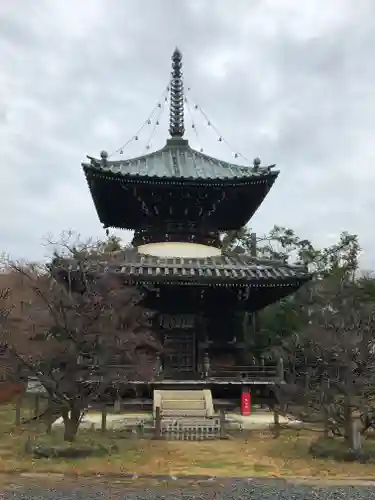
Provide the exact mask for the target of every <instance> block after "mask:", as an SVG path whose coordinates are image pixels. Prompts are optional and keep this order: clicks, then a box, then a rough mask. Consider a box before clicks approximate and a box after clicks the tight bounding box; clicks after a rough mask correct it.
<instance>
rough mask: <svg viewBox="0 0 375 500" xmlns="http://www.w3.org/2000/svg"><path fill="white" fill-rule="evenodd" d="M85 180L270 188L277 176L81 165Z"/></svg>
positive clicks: (276, 173) (272, 173)
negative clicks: (136, 170)
mask: <svg viewBox="0 0 375 500" xmlns="http://www.w3.org/2000/svg"><path fill="white" fill-rule="evenodd" d="M82 167H83V171H84V173H85V176H86V179H87V180H88V181H89V180H90V179H91V178H94V177H96V178H99V179H102V180H108V181H117V182H120V183H122V184H151V185H156V184H159V185H170V186H182V185H185V186H212V187H219V186H233V187H236V186H238V187H241V186H249V185H256V184H260V183H264V182H267V183H268V184H269V186H270V187H271V186H272V184H273V183H274V182H275V180H276V179H277V177H278V175H279V173H280V172H279V171H278V170H274V171H269V172H268V171H267V172H261V173H259V174H253V175H250V176H249V175H248V176H242V177H240V176H231V177H230V176H228V177H192V176H191V177H169V176H162V177H159V176H157V175H153V176H149V175H141V174H123V173H117V172H112V171H110V170H106V169H103V168H101V167H95V166H93V165H90V164H87V163H82Z"/></svg>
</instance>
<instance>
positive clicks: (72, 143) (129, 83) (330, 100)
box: [0, 0, 375, 268]
mask: <svg viewBox="0 0 375 500" xmlns="http://www.w3.org/2000/svg"><path fill="white" fill-rule="evenodd" d="M374 26H375V1H374V0H356V1H354V0H329V1H326V2H323V0H303V1H297V0H231V2H229V1H228V0H221V1H220V0H178V1H177V0H157V1H155V0H111V1H106V0H38V1H30V0H2V1H0V147H1V156H2V159H1V162H0V168H1V170H2V177H1V180H0V205H1V207H0V208H1V217H0V234H1V249H2V250H3V251H6V252H10V253H11V254H12V255H13V256H14V257H17V258H19V257H25V258H29V259H36V258H42V257H43V256H44V255H45V254H46V249H45V248H44V246H43V238H45V237H46V235H47V234H51V233H52V234H53V235H55V236H58V235H59V234H60V233H61V231H62V230H66V229H73V230H75V231H77V232H79V233H80V234H81V235H82V236H83V237H88V236H93V237H101V236H104V230H103V229H102V228H101V226H100V224H99V221H98V219H97V215H96V212H95V209H94V206H93V203H92V201H91V198H90V195H89V191H88V188H87V185H86V181H85V178H84V175H83V173H82V169H81V161H83V160H85V155H86V154H89V155H93V156H99V153H100V151H101V150H102V149H105V150H108V151H109V152H112V151H114V150H116V149H118V148H119V147H120V146H121V145H122V144H123V143H125V142H126V141H127V140H128V139H129V138H131V137H132V136H133V135H134V134H135V132H136V131H137V129H138V128H139V127H140V126H141V125H142V123H143V122H144V121H145V119H146V118H147V116H148V115H149V114H150V112H151V111H152V110H153V109H154V107H155V106H156V105H157V102H158V99H159V98H160V95H161V94H162V92H163V90H164V89H165V88H166V86H167V84H168V80H169V75H170V69H171V68H170V57H171V54H172V52H173V49H174V48H175V46H176V45H178V47H179V48H180V49H181V51H182V52H183V54H184V74H185V85H186V87H189V88H190V90H189V91H188V92H187V95H188V101H189V103H190V107H191V108H192V109H191V116H190V114H189V112H188V111H187V117H186V128H187V136H188V138H189V139H191V145H192V146H193V147H196V148H200V147H203V148H204V151H205V152H206V153H207V154H211V155H213V156H216V157H219V158H222V159H225V160H230V159H231V158H233V153H235V152H236V151H238V152H240V153H242V154H243V155H244V156H245V157H246V158H248V159H249V161H250V163H251V161H252V159H253V158H254V157H256V156H259V157H260V158H261V159H262V162H263V163H276V164H277V165H278V168H279V169H280V171H281V174H280V176H279V179H278V180H277V182H276V184H275V185H274V187H273V189H272V191H271V193H270V194H269V196H268V197H267V199H266V200H265V202H264V204H263V205H262V206H261V208H260V210H259V212H258V213H257V215H256V216H255V217H254V219H253V224H252V226H253V227H254V229H255V230H256V231H257V232H259V233H264V232H266V231H267V230H268V229H270V228H271V227H272V226H273V224H278V225H284V226H287V227H291V228H293V229H295V230H296V232H297V233H298V234H299V235H300V236H301V237H303V238H309V239H311V240H312V241H313V243H315V244H316V245H327V244H331V243H333V242H334V241H335V240H336V239H337V238H338V235H339V234H340V232H341V231H344V230H347V231H350V232H353V233H356V234H358V235H359V236H360V242H361V245H362V247H363V250H364V252H363V257H362V264H363V266H364V267H366V268H370V267H372V268H375V237H374V228H373V217H374V216H375V194H374V190H375V144H374V142H375V141H374V137H375V64H374V59H375V57H374V56H375V28H374ZM195 104H199V105H200V106H201V107H202V108H203V110H204V111H205V113H206V114H207V115H208V116H209V118H210V120H211V121H212V123H213V124H214V125H215V127H216V128H217V129H218V130H219V134H222V136H223V137H224V138H225V139H226V141H227V142H228V143H229V144H231V147H229V146H228V145H227V144H226V143H225V141H222V142H219V141H218V133H217V132H216V131H215V130H213V129H212V127H209V126H208V125H207V120H205V119H204V118H203V116H202V114H201V113H200V112H199V111H197V110H195V109H194V105H195ZM158 109H159V108H158ZM162 111H163V113H162V116H161V117H160V120H159V121H160V125H159V126H158V127H156V129H157V130H156V133H155V134H154V135H153V136H152V138H151V142H150V148H151V149H158V148H159V147H162V146H163V145H164V142H165V139H166V138H167V128H168V124H167V121H168V116H167V114H168V110H167V109H166V108H165V107H163V108H162ZM153 123H154V122H153ZM153 123H152V124H151V125H146V126H145V128H144V129H143V131H142V133H140V134H139V140H138V141H133V143H131V144H130V146H129V147H127V148H125V150H124V157H128V156H134V155H138V154H143V153H144V152H145V151H146V149H145V148H146V145H147V144H148V142H149V137H150V135H151V132H152V129H153ZM192 123H194V124H195V126H196V128H195V129H193V128H192ZM195 130H196V131H197V135H196V134H195ZM118 158H121V157H120V156H118ZM237 160H238V161H239V162H243V163H246V160H245V159H244V158H241V157H239V158H238V159H237ZM237 160H236V161H237ZM119 234H120V235H122V236H123V237H124V238H125V239H129V234H128V233H124V232H119Z"/></svg>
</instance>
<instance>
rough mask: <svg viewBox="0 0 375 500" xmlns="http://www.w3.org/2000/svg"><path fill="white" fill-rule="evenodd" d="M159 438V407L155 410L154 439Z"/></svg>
mask: <svg viewBox="0 0 375 500" xmlns="http://www.w3.org/2000/svg"><path fill="white" fill-rule="evenodd" d="M160 438H161V414H160V406H157V407H156V408H155V439H160Z"/></svg>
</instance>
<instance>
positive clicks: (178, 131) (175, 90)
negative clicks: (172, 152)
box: [169, 48, 185, 137]
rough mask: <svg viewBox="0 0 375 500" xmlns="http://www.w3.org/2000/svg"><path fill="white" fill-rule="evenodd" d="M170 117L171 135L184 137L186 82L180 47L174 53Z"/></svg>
mask: <svg viewBox="0 0 375 500" xmlns="http://www.w3.org/2000/svg"><path fill="white" fill-rule="evenodd" d="M170 99H171V101H170V119H169V133H170V134H171V137H183V135H184V133H185V126H184V84H183V80H182V53H181V52H180V50H179V49H177V48H176V50H175V51H174V52H173V55H172V80H171V86H170Z"/></svg>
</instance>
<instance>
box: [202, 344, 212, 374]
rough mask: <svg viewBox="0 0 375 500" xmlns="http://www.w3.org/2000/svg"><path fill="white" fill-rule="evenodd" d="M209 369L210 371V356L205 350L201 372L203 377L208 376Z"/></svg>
mask: <svg viewBox="0 0 375 500" xmlns="http://www.w3.org/2000/svg"><path fill="white" fill-rule="evenodd" d="M210 371H211V364H210V356H209V354H208V351H207V350H205V352H204V355H203V372H204V377H205V378H208V377H209V376H210Z"/></svg>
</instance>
